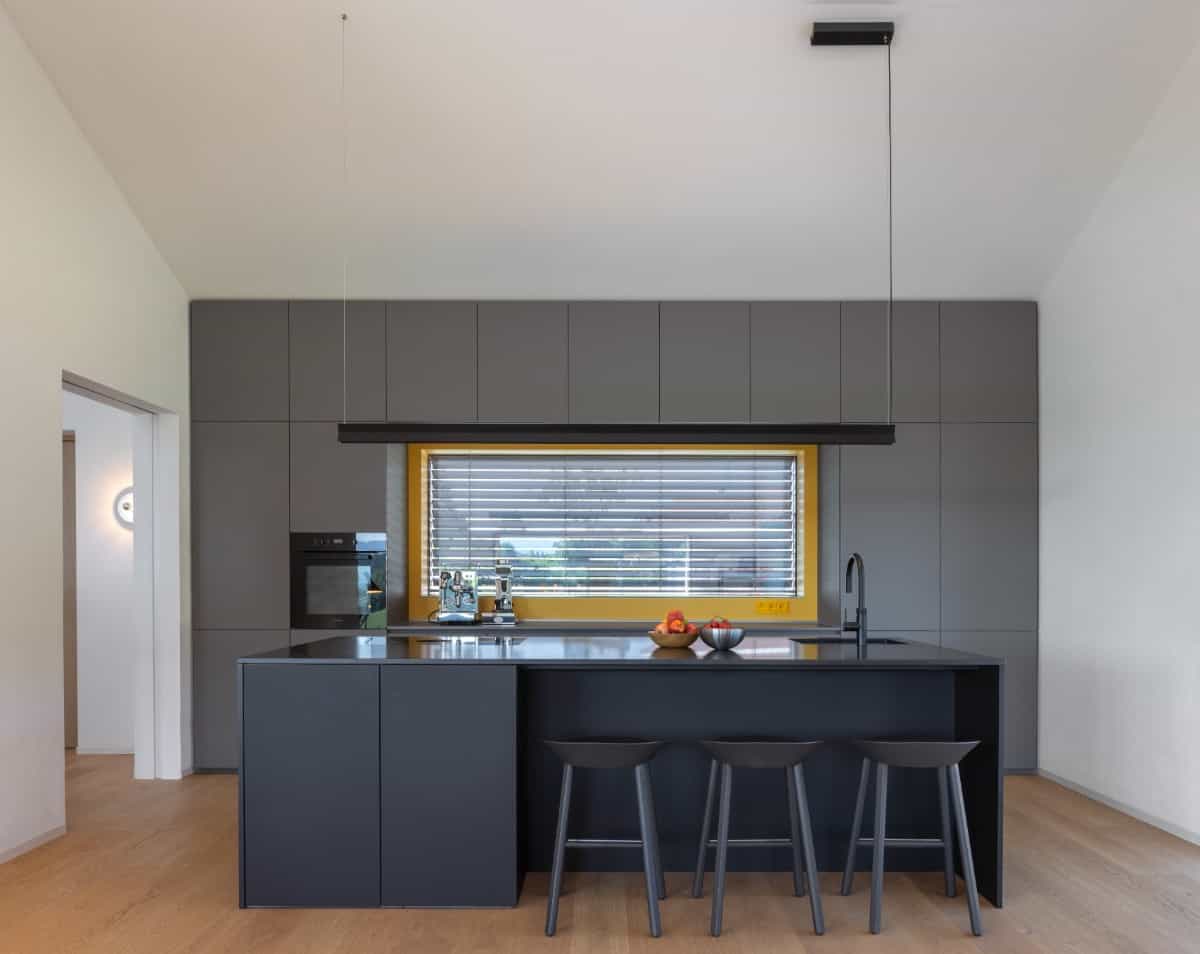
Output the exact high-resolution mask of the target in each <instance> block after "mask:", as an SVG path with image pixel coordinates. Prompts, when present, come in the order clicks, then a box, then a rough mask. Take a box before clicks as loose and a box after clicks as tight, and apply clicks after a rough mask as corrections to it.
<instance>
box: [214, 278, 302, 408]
mask: <svg viewBox="0 0 1200 954" xmlns="http://www.w3.org/2000/svg"><path fill="white" fill-rule="evenodd" d="M190 334H191V356H190V362H191V378H192V380H191V388H192V403H191V412H192V420H194V421H286V420H287V419H288V306H287V302H284V301H194V302H192V305H191V331H190Z"/></svg>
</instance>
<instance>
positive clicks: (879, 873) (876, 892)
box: [871, 762, 888, 934]
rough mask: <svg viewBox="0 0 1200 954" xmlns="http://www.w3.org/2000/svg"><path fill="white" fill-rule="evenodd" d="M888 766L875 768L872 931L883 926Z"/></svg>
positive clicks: (880, 765)
mask: <svg viewBox="0 0 1200 954" xmlns="http://www.w3.org/2000/svg"><path fill="white" fill-rule="evenodd" d="M887 783H888V767H887V766H886V765H884V764H883V763H882V762H880V763H879V765H878V766H877V767H876V769H875V845H874V848H875V852H874V855H873V856H872V859H871V933H872V934H878V933H879V931H880V929H881V928H882V926H883V845H884V839H885V838H887Z"/></svg>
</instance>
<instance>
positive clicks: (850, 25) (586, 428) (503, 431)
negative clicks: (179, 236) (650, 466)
mask: <svg viewBox="0 0 1200 954" xmlns="http://www.w3.org/2000/svg"><path fill="white" fill-rule="evenodd" d="M343 22H344V15H343ZM894 34H895V24H894V23H892V22H890V21H853V22H844V21H839V22H817V23H814V24H813V30H812V37H811V42H812V45H813V46H883V47H886V48H887V205H888V301H887V358H888V361H887V393H888V398H887V419H886V421H884V422H881V423H878V424H823V423H813V422H796V423H779V424H737V423H719V422H713V423H688V424H669V423H662V424H541V423H535V422H528V423H497V424H491V423H476V422H473V421H463V422H452V423H430V422H423V421H386V422H365V421H363V422H347V421H346V419H345V416H344V412H343V418H342V423H340V424H339V425H338V440H339V441H341V442H342V443H343V444H407V443H427V442H444V443H453V444H458V443H464V444H470V443H498V444H499V443H509V444H697V443H702V444H793V445H794V444H862V445H867V444H894V443H896V425H895V423H894V422H893V410H892V407H893V386H892V308H893V304H894V297H895V269H894V258H893V245H894V231H895V230H894V224H893V223H894V212H893V202H892V47H891V43H892V37H893V36H894ZM344 50H345V47H344V40H343V54H342V56H343V77H344V71H345V66H344V63H345V52H344ZM344 83H345V81H344V78H343V90H344ZM343 98H344V91H343ZM344 275H345V272H344V271H343V281H344V280H345V279H344ZM345 300H346V292H345V287H344V286H343V317H342V323H343V324H342V327H343V381H345V363H344V359H345V340H344V339H345Z"/></svg>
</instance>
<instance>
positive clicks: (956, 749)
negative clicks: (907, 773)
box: [854, 739, 979, 769]
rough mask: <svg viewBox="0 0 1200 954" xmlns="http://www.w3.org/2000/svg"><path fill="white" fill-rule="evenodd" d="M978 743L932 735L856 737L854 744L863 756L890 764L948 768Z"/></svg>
mask: <svg viewBox="0 0 1200 954" xmlns="http://www.w3.org/2000/svg"><path fill="white" fill-rule="evenodd" d="M977 745H979V742H978V741H974V742H956V741H940V740H935V739H858V740H856V741H855V742H854V747H855V748H856V749H858V751H859V752H860V753H862V755H863V757H864V758H868V759H870V760H871V761H872V762H875V763H876V764H880V763H882V764H883V765H890V766H892V767H893V768H926V769H931V768H947V767H948V766H951V765H957V764H958V763H959V762H961V761H962V760H963V759H964V758H965V757H966V755H967V754H968V753H969V752H970V751H971V750H972V749H973V748H975V747H976V746H977Z"/></svg>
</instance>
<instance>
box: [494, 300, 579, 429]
mask: <svg viewBox="0 0 1200 954" xmlns="http://www.w3.org/2000/svg"><path fill="white" fill-rule="evenodd" d="M479 420H481V421H498V422H505V421H508V422H517V423H538V424H543V423H549V424H558V423H563V422H565V421H566V420H567V306H566V305H565V304H563V303H561V302H546V301H534V302H529V301H502V302H489V303H487V304H482V305H480V306H479Z"/></svg>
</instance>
